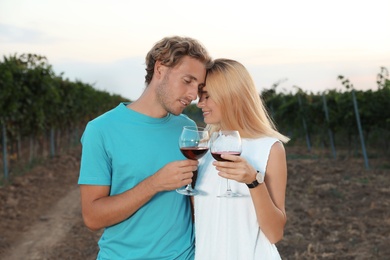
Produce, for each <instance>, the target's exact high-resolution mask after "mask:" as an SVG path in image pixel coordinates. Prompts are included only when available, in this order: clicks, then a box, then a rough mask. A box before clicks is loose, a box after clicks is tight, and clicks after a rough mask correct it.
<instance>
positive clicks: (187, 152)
mask: <svg viewBox="0 0 390 260" xmlns="http://www.w3.org/2000/svg"><path fill="white" fill-rule="evenodd" d="M208 150H209V148H207V147H182V148H180V151H181V152H182V154H183V155H184V156H185V157H187V158H188V159H192V160H198V159H199V158H201V157H202V156H203V155H205V154H206V153H207V151H208Z"/></svg>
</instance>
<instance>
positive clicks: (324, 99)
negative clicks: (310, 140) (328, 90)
mask: <svg viewBox="0 0 390 260" xmlns="http://www.w3.org/2000/svg"><path fill="white" fill-rule="evenodd" d="M322 101H323V103H324V112H325V119H326V122H327V123H328V135H329V141H330V147H331V149H332V154H333V158H334V159H336V149H335V147H334V140H333V132H332V130H331V129H330V127H329V112H328V106H327V105H326V98H325V95H324V94H322Z"/></svg>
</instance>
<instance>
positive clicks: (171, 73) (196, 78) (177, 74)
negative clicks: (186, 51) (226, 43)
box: [157, 56, 206, 115]
mask: <svg viewBox="0 0 390 260" xmlns="http://www.w3.org/2000/svg"><path fill="white" fill-rule="evenodd" d="M163 73H164V74H163V77H162V80H161V82H160V84H159V86H158V87H157V99H158V101H159V102H160V104H161V106H162V107H163V108H164V109H165V110H166V111H167V112H169V113H171V114H174V115H179V114H181V113H182V112H183V110H184V108H185V107H186V106H188V105H189V104H191V101H192V100H195V99H196V98H197V94H198V88H199V87H200V86H203V85H204V80H205V77H206V69H205V66H204V65H203V63H202V62H200V61H198V60H196V59H194V58H191V57H189V56H186V57H184V58H183V59H182V60H181V62H180V63H179V64H177V65H176V66H175V67H173V68H168V67H164V69H163Z"/></svg>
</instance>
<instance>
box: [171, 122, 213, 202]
mask: <svg viewBox="0 0 390 260" xmlns="http://www.w3.org/2000/svg"><path fill="white" fill-rule="evenodd" d="M209 139H210V137H209V132H208V131H207V130H206V129H205V128H204V127H198V126H184V127H183V130H182V132H181V135H180V138H179V147H180V151H181V152H182V154H183V155H184V156H185V157H186V158H188V159H191V160H198V159H200V158H201V157H202V156H203V155H205V154H206V153H207V151H208V150H209ZM196 174H197V172H194V178H193V180H196ZM176 191H177V192H178V193H180V194H183V195H187V196H195V195H197V194H199V191H198V190H196V189H195V188H192V184H191V183H190V184H187V186H185V187H183V188H180V189H176Z"/></svg>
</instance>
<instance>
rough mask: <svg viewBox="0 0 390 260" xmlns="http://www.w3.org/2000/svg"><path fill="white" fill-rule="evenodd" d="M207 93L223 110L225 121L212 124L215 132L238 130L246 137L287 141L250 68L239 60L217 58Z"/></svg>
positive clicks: (207, 80) (209, 79)
mask: <svg viewBox="0 0 390 260" xmlns="http://www.w3.org/2000/svg"><path fill="white" fill-rule="evenodd" d="M206 86H207V93H208V95H209V96H210V97H211V98H212V99H213V101H214V102H215V103H216V104H217V105H218V106H219V108H220V109H221V116H222V118H221V122H220V124H218V125H215V124H213V125H208V126H207V127H208V128H209V129H210V131H211V132H215V131H219V130H221V129H226V130H228V129H230V130H238V131H239V132H240V135H241V137H243V138H258V137H263V136H270V137H275V138H277V139H279V140H280V141H282V142H284V143H286V142H288V141H289V138H288V137H286V136H284V135H282V134H281V133H279V132H278V131H277V130H276V127H275V125H274V123H273V121H272V119H271V118H270V116H269V115H268V113H267V110H266V108H265V106H264V104H263V102H262V100H261V98H260V95H259V94H258V93H257V90H256V87H255V84H254V82H253V79H252V77H251V75H250V74H249V72H248V70H247V69H246V68H245V67H244V66H243V65H242V64H241V63H239V62H237V61H235V60H230V59H216V60H214V64H213V66H212V67H211V68H210V69H209V70H208V72H207V78H206Z"/></svg>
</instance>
